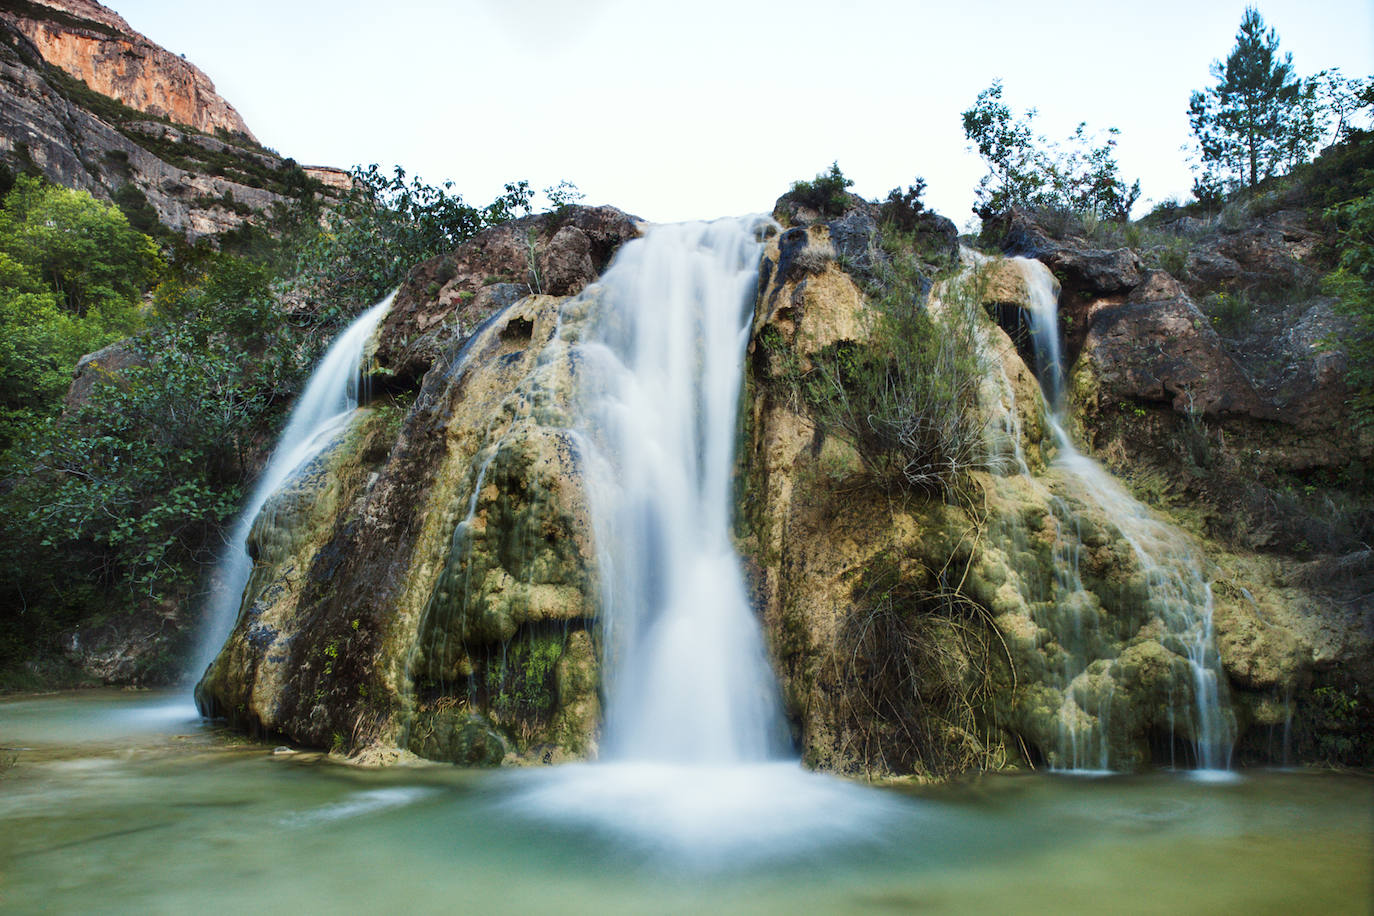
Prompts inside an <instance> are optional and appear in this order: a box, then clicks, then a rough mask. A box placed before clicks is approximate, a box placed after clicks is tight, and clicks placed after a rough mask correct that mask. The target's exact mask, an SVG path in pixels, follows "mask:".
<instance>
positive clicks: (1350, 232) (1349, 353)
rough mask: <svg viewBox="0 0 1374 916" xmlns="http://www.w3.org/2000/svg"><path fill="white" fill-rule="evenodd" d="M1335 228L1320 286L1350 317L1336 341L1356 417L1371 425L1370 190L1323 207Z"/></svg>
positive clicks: (1373, 254)
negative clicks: (1333, 258) (1331, 262)
mask: <svg viewBox="0 0 1374 916" xmlns="http://www.w3.org/2000/svg"><path fill="white" fill-rule="evenodd" d="M1328 213H1329V216H1330V218H1331V219H1332V220H1333V221H1335V222H1336V224H1337V226H1338V231H1339V233H1340V236H1339V242H1338V251H1339V260H1338V262H1337V268H1336V270H1335V271H1334V272H1333V273H1331V274H1329V275H1328V276H1327V277H1326V280H1325V281H1324V284H1323V286H1324V288H1325V289H1326V291H1327V292H1329V293H1330V294H1331V295H1334V296H1336V297H1337V306H1336V308H1337V310H1338V311H1339V312H1341V313H1342V314H1344V315H1346V316H1347V317H1349V318H1350V319H1351V324H1352V326H1351V329H1350V331H1349V332H1348V333H1346V334H1344V335H1342V337H1341V339H1340V341H1339V343H1340V345H1341V346H1342V347H1343V348H1344V349H1345V351H1346V366H1347V370H1346V386H1347V388H1348V389H1349V392H1350V405H1351V408H1352V410H1353V412H1354V415H1355V419H1356V422H1357V423H1359V424H1360V425H1362V426H1369V425H1374V193H1370V194H1366V195H1365V196H1364V197H1361V198H1359V199H1357V200H1353V201H1350V202H1349V203H1346V204H1344V205H1342V206H1339V207H1334V208H1332V209H1331V210H1330V211H1328Z"/></svg>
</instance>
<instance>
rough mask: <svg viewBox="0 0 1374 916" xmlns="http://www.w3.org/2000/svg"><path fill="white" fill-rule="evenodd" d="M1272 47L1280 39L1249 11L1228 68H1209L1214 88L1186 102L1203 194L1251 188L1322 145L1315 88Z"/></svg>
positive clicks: (1214, 65)
mask: <svg viewBox="0 0 1374 916" xmlns="http://www.w3.org/2000/svg"><path fill="white" fill-rule="evenodd" d="M1278 48H1279V38H1278V33H1277V32H1276V31H1275V30H1274V29H1272V28H1271V29H1267V30H1266V29H1265V26H1264V19H1263V17H1261V16H1260V14H1259V11H1258V10H1256V9H1255V8H1254V7H1247V8H1246V10H1245V14H1244V16H1242V17H1241V21H1240V31H1239V32H1237V33H1236V45H1235V47H1234V48H1232V49H1231V53H1230V54H1229V55H1228V56H1227V58H1226V62H1225V63H1222V62H1221V61H1219V60H1217V61H1213V62H1212V67H1211V73H1212V77H1213V78H1214V79H1216V80H1217V83H1216V85H1214V86H1211V87H1208V88H1207V89H1205V90H1200V91H1196V92H1194V93H1193V94H1192V96H1191V97H1190V99H1189V102H1188V120H1189V123H1190V124H1191V125H1192V130H1193V136H1194V138H1195V139H1196V141H1197V145H1198V153H1199V155H1200V158H1201V168H1202V172H1203V177H1202V178H1201V179H1199V188H1200V189H1201V190H1203V191H1206V190H1208V189H1213V188H1215V187H1216V186H1217V185H1218V184H1221V185H1226V186H1238V185H1241V184H1244V185H1245V186H1246V187H1250V188H1253V187H1254V186H1255V185H1257V184H1258V183H1259V182H1260V180H1261V179H1263V178H1268V177H1269V176H1271V175H1275V174H1278V173H1279V171H1280V170H1281V169H1284V168H1291V167H1292V166H1294V165H1297V164H1298V163H1300V162H1304V161H1306V159H1307V158H1308V157H1309V156H1310V155H1311V153H1312V149H1313V147H1315V146H1316V143H1317V141H1318V140H1319V139H1320V137H1321V129H1320V125H1319V119H1318V111H1319V106H1317V104H1316V87H1315V86H1314V85H1312V84H1305V83H1304V82H1303V81H1302V80H1299V79H1298V78H1297V76H1296V75H1294V73H1293V55H1291V54H1284V55H1283V56H1282V57H1280V56H1279V54H1278ZM1199 196H1201V194H1200V195H1199Z"/></svg>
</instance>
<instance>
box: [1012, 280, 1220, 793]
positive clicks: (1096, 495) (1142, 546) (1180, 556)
mask: <svg viewBox="0 0 1374 916" xmlns="http://www.w3.org/2000/svg"><path fill="white" fill-rule="evenodd" d="M1011 260H1012V263H1013V264H1014V265H1016V267H1017V269H1018V270H1019V271H1020V273H1021V275H1022V277H1023V278H1024V280H1025V282H1026V287H1027V291H1028V296H1029V302H1028V306H1029V308H1028V310H1027V311H1028V314H1029V318H1030V326H1031V336H1032V340H1033V343H1034V347H1035V353H1036V362H1037V366H1036V373H1037V375H1038V377H1039V378H1040V381H1041V386H1042V388H1043V390H1044V392H1045V398H1046V400H1047V401H1048V402H1049V406H1050V416H1049V418H1048V425H1049V428H1050V431H1051V433H1052V435H1053V437H1054V442H1055V445H1056V446H1057V448H1058V450H1059V454H1058V457H1057V458H1056V460H1055V464H1056V466H1057V467H1059V468H1061V469H1063V470H1064V471H1066V472H1068V474H1069V475H1070V476H1071V478H1072V479H1073V480H1075V481H1077V483H1078V485H1079V486H1078V488H1077V489H1079V490H1081V493H1082V495H1083V496H1085V497H1086V498H1087V499H1089V500H1090V501H1091V502H1092V503H1094V504H1096V505H1097V506H1098V507H1099V508H1100V509H1101V510H1102V511H1103V513H1104V514H1105V516H1106V517H1107V518H1109V519H1111V520H1112V522H1113V523H1114V524H1115V525H1116V526H1117V528H1118V529H1119V530H1120V532H1121V535H1122V536H1123V537H1124V538H1125V539H1126V541H1127V542H1128V543H1129V544H1130V546H1131V549H1132V551H1133V552H1134V554H1135V557H1136V561H1137V562H1138V563H1139V564H1140V567H1141V569H1142V570H1143V571H1144V573H1145V575H1146V578H1147V581H1148V585H1149V593H1150V610H1151V611H1152V612H1153V613H1154V614H1155V615H1156V616H1158V617H1159V619H1160V620H1161V621H1162V622H1163V623H1164V626H1165V628H1166V630H1167V632H1168V634H1169V636H1170V642H1171V643H1173V644H1175V645H1178V646H1181V647H1182V649H1183V653H1182V654H1184V655H1185V656H1186V658H1187V660H1188V664H1189V669H1190V671H1191V672H1192V684H1191V685H1190V686H1191V689H1192V694H1193V704H1192V705H1193V712H1192V723H1191V724H1192V729H1191V731H1192V737H1193V745H1194V750H1195V757H1196V760H1195V762H1196V764H1197V766H1198V767H1199V768H1200V769H1202V770H1206V771H1210V770H1224V769H1226V768H1228V767H1229V765H1230V756H1231V747H1232V745H1233V744H1234V742H1235V725H1234V721H1233V719H1232V715H1231V712H1230V703H1229V698H1228V696H1227V693H1226V687H1225V678H1224V675H1223V674H1222V670H1221V660H1220V657H1219V656H1218V654H1217V650H1216V645H1215V641H1214V639H1213V633H1212V589H1211V584H1210V583H1209V582H1208V581H1207V578H1206V576H1204V575H1203V572H1202V567H1201V562H1200V559H1199V557H1198V556H1197V554H1196V552H1195V550H1194V548H1193V546H1192V544H1191V543H1190V542H1189V541H1188V539H1187V538H1186V537H1185V536H1184V535H1183V534H1182V533H1181V532H1179V531H1178V530H1176V529H1174V528H1173V527H1172V526H1170V525H1168V524H1166V523H1164V522H1161V521H1160V520H1159V519H1157V518H1155V517H1154V516H1153V515H1151V514H1150V512H1149V510H1148V509H1146V508H1145V506H1143V505H1142V504H1141V503H1140V502H1139V501H1138V500H1136V499H1135V498H1134V497H1132V496H1131V495H1130V494H1129V493H1127V492H1126V490H1125V489H1124V488H1123V487H1122V486H1121V484H1119V483H1118V482H1117V481H1116V480H1115V479H1113V478H1112V476H1111V475H1110V474H1108V473H1107V472H1106V471H1105V470H1103V468H1102V467H1101V466H1100V465H1099V464H1097V462H1095V461H1093V460H1092V459H1091V458H1088V457H1087V456H1085V455H1083V454H1082V453H1081V452H1079V451H1078V449H1077V448H1076V447H1075V446H1074V443H1073V440H1072V438H1071V437H1070V436H1069V434H1068V433H1067V431H1066V430H1065V429H1064V404H1063V383H1062V379H1063V367H1062V361H1061V357H1060V352H1059V320H1058V311H1059V288H1058V283H1056V281H1055V279H1054V276H1053V275H1052V274H1051V273H1050V272H1049V269H1048V268H1046V267H1045V265H1043V264H1041V263H1040V262H1039V261H1037V260H1034V259H1029V258H1013V259H1011ZM1057 559H1058V561H1059V563H1060V567H1061V568H1060V569H1059V570H1057V573H1058V575H1059V577H1060V579H1061V583H1073V582H1077V583H1078V585H1077V587H1078V589H1079V590H1080V591H1081V588H1082V585H1081V582H1079V581H1078V574H1077V570H1076V568H1071V566H1072V567H1076V563H1070V560H1071V559H1072V558H1071V557H1068V556H1067V555H1061V556H1057ZM1067 590H1071V587H1070V588H1069V589H1066V591H1067ZM1078 635H1079V641H1080V642H1082V641H1083V638H1084V636H1083V634H1078ZM1071 676H1072V673H1071ZM1066 693H1067V691H1066ZM1093 712H1094V713H1097V714H1098V716H1099V717H1100V716H1101V715H1104V714H1105V710H1101V711H1098V710H1095V711H1093ZM1062 718H1063V719H1064V721H1065V722H1066V723H1070V724H1069V725H1067V726H1066V729H1067V731H1066V735H1065V736H1064V737H1065V741H1064V743H1065V744H1066V745H1067V747H1068V750H1067V755H1066V756H1067V757H1068V759H1069V760H1070V761H1071V763H1070V766H1071V768H1073V769H1083V768H1088V769H1106V768H1107V767H1109V765H1110V761H1109V760H1108V759H1107V755H1106V744H1105V741H1098V740H1093V739H1092V737H1091V736H1082V735H1078V734H1074V733H1073V729H1072V725H1071V723H1072V722H1073V721H1074V717H1073V716H1071V715H1066V716H1063V717H1062ZM1103 731H1105V729H1104V730H1103ZM1098 737H1099V738H1100V737H1101V736H1100V735H1099V736H1098ZM1085 739H1086V741H1085ZM1088 743H1091V744H1092V745H1096V746H1095V747H1089V746H1088ZM1178 763H1183V761H1178Z"/></svg>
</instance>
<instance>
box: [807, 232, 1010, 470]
mask: <svg viewBox="0 0 1374 916" xmlns="http://www.w3.org/2000/svg"><path fill="white" fill-rule="evenodd" d="M884 238H885V247H886V248H887V249H888V250H889V253H890V255H891V256H890V259H889V261H888V263H887V264H885V265H883V266H881V267H879V269H878V280H877V284H876V287H875V289H874V290H873V293H874V295H873V297H872V299H873V301H872V307H873V308H872V314H873V317H872V321H871V326H870V328H869V338H868V340H867V341H866V342H865V343H864V344H854V343H843V344H840V345H838V346H836V347H833V348H831V349H829V350H828V351H826V352H824V353H822V354H821V355H820V356H819V357H818V358H817V359H816V361H815V367H814V369H813V370H812V371H811V372H810V373H808V375H807V376H806V377H805V379H804V393H805V395H806V399H807V401H808V403H809V404H810V406H811V408H812V412H813V414H814V415H815V417H816V419H817V421H818V422H819V424H820V425H821V427H822V428H823V429H824V430H825V431H826V432H827V433H831V434H835V435H839V436H841V437H843V438H844V439H846V440H847V441H849V442H850V444H852V445H853V446H854V447H855V448H856V449H857V450H858V452H859V454H860V455H861V456H863V459H864V463H865V465H866V467H867V468H868V470H869V472H870V473H871V474H872V475H873V477H874V478H875V481H876V482H878V483H880V484H882V485H896V486H899V487H902V488H906V489H914V490H922V491H925V492H942V491H944V490H946V489H948V488H950V487H952V486H953V485H954V483H955V481H956V480H957V478H958V477H959V476H960V475H961V474H963V473H964V472H966V471H968V470H971V469H974V468H977V467H981V466H983V465H984V464H985V463H986V455H985V451H984V444H983V436H982V432H983V427H982V422H981V419H980V415H979V410H978V389H979V386H980V384H981V381H982V378H983V375H984V374H985V368H986V367H985V365H984V359H983V356H982V348H981V342H980V341H979V339H978V335H977V329H976V324H975V322H976V321H977V320H978V313H977V307H976V304H975V303H974V300H973V297H971V296H968V295H967V294H966V293H967V290H966V289H965V286H964V281H962V280H960V279H957V278H950V279H949V280H947V281H946V282H945V283H944V284H943V285H942V295H941V299H942V310H941V311H940V313H939V314H938V315H936V314H932V311H931V307H930V303H929V301H928V295H929V292H930V289H931V282H930V281H929V280H928V279H927V278H926V277H925V276H924V275H923V274H922V273H921V270H920V266H919V262H918V260H917V258H916V255H915V253H914V252H913V251H912V243H911V241H910V240H909V239H907V238H904V237H901V236H896V235H894V234H892V233H890V232H889V233H886V234H885V237H884Z"/></svg>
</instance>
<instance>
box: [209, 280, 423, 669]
mask: <svg viewBox="0 0 1374 916" xmlns="http://www.w3.org/2000/svg"><path fill="white" fill-rule="evenodd" d="M395 296H396V294H395V293H394V292H393V293H392V294H391V295H389V296H387V297H386V298H385V299H383V300H382V301H381V302H378V303H377V304H376V305H374V306H372V308H370V309H368V310H367V311H365V312H363V313H362V314H361V315H359V316H358V317H357V318H356V319H354V321H353V323H352V324H350V325H349V326H348V327H347V328H346V329H345V330H344V331H343V333H342V334H340V335H339V336H338V338H337V339H336V340H335V341H334V343H333V344H331V345H330V347H329V350H328V351H327V352H326V353H325V355H324V358H323V359H321V360H320V363H319V365H318V366H317V367H316V368H315V371H314V372H313V373H312V374H311V376H310V379H309V381H307V382H306V385H305V390H304V391H303V392H301V396H300V399H299V400H297V401H296V404H295V406H294V407H292V409H291V416H290V417H289V418H288V419H287V422H286V428H285V429H284V430H282V434H281V437H280V438H279V439H278V440H277V445H276V447H275V448H274V449H273V450H272V456H271V457H270V458H269V459H268V460H267V466H266V467H264V468H263V470H262V475H261V476H260V477H259V478H258V482H257V485H256V486H255V487H254V488H253V493H252V496H251V497H250V498H249V499H248V502H247V503H246V504H245V505H244V507H243V511H242V512H241V513H240V514H239V518H238V521H237V522H236V523H235V524H234V529H233V533H232V534H231V536H230V540H229V543H228V545H226V547H225V549H224V553H223V554H222V555H221V556H220V559H219V565H218V567H217V568H216V570H215V575H214V579H213V581H214V583H215V584H214V587H213V590H212V592H211V594H210V599H209V601H208V602H207V607H206V612H205V618H206V623H205V631H204V633H203V635H202V637H201V642H200V647H199V650H198V651H197V652H196V655H195V657H194V659H193V660H192V667H191V670H190V674H191V675H192V676H193V677H195V678H196V679H199V678H200V677H201V676H202V675H203V674H204V672H205V670H206V669H207V668H208V667H209V666H210V663H211V662H213V661H214V660H215V656H216V655H217V654H219V650H220V648H221V647H222V646H223V645H224V641H225V640H226V639H227V638H228V637H229V633H230V632H231V631H232V630H233V629H234V624H235V622H236V621H237V620H238V615H239V609H240V604H241V603H242V601H243V591H244V589H245V588H246V587H247V585H248V580H249V577H250V576H251V575H252V573H253V559H252V557H250V556H249V555H248V536H249V534H250V533H251V532H252V530H253V522H254V520H256V519H257V517H258V513H259V512H261V511H262V507H263V506H264V505H265V504H266V503H267V501H268V499H270V498H271V496H272V494H273V493H276V492H277V491H278V490H279V489H281V487H282V485H283V484H285V483H286V482H287V481H288V480H290V478H291V476H292V474H293V473H294V472H295V471H296V470H297V469H298V468H300V467H301V466H303V465H304V464H306V463H307V462H309V461H310V460H311V459H312V458H314V457H315V456H316V455H318V454H320V452H321V451H323V450H324V448H325V447H326V446H327V445H328V444H329V443H330V442H331V441H333V439H334V437H335V435H336V434H337V433H338V432H339V431H340V430H341V429H343V427H344V426H345V425H346V424H347V423H348V420H349V418H350V417H351V416H352V415H353V411H354V410H355V409H356V408H357V406H358V400H359V384H360V382H361V369H360V366H359V363H360V362H361V361H362V357H363V350H364V348H365V347H366V346H367V342H368V340H369V339H370V338H371V337H372V332H373V331H375V330H376V329H377V325H378V324H380V323H381V320H382V318H383V316H385V315H386V312H387V310H388V309H389V308H391V302H392V300H393V299H394V298H395Z"/></svg>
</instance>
